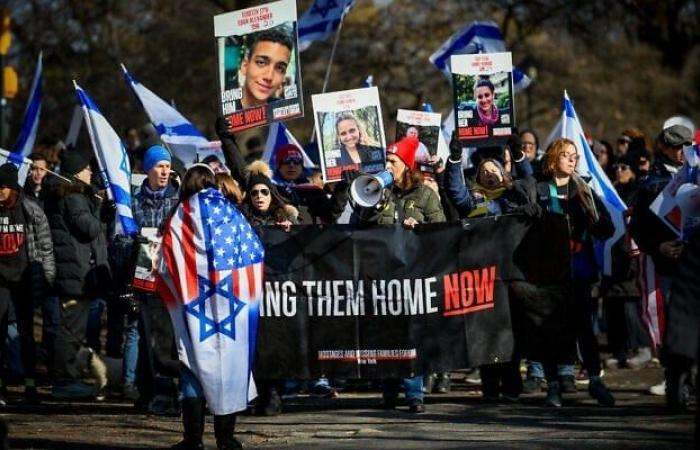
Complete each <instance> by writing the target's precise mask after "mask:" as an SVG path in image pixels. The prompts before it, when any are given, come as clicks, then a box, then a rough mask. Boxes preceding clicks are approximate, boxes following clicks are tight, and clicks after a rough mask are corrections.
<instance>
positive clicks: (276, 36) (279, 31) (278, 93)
mask: <svg viewBox="0 0 700 450" xmlns="http://www.w3.org/2000/svg"><path fill="white" fill-rule="evenodd" d="M214 35H215V37H216V41H217V55H218V69H219V92H220V96H221V97H220V103H221V111H222V113H223V115H224V117H225V118H226V119H227V120H228V122H229V124H230V128H231V129H232V131H240V130H245V129H249V128H254V127H259V126H264V125H269V124H270V123H271V122H276V121H283V120H288V119H292V118H296V117H301V116H303V115H304V105H303V94H302V87H301V69H300V66H299V51H298V38H297V10H296V2H294V1H293V0H282V1H278V2H273V3H267V4H264V5H260V6H255V7H252V8H246V9H242V10H238V11H232V12H229V13H225V14H220V15H217V16H214Z"/></svg>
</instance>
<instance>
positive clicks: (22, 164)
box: [0, 148, 32, 186]
mask: <svg viewBox="0 0 700 450" xmlns="http://www.w3.org/2000/svg"><path fill="white" fill-rule="evenodd" d="M8 162H10V163H12V164H14V165H15V166H17V172H18V173H17V181H18V182H19V185H20V186H24V183H25V182H26V181H27V175H29V169H30V168H31V166H32V160H31V159H29V158H25V157H22V156H20V155H19V154H18V153H15V152H10V151H8V150H5V149H3V148H0V166H1V165H3V164H5V163H8Z"/></svg>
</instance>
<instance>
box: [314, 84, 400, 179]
mask: <svg viewBox="0 0 700 450" xmlns="http://www.w3.org/2000/svg"><path fill="white" fill-rule="evenodd" d="M311 102H312V104H313V109H314V118H315V122H316V139H317V142H318V143H319V152H320V161H321V170H322V171H323V180H324V181H325V182H332V181H339V180H341V178H342V173H343V172H344V171H346V170H357V171H360V172H362V173H375V172H379V171H381V170H384V166H385V164H386V159H385V158H386V157H385V149H386V138H385V137H384V124H383V122H382V110H381V106H380V103H379V91H378V90H377V88H376V87H368V88H363V89H353V90H349V91H340V92H330V93H327V94H318V95H313V96H312V97H311Z"/></svg>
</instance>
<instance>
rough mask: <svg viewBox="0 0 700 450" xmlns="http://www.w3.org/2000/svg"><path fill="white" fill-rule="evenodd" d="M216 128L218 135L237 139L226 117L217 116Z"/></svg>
mask: <svg viewBox="0 0 700 450" xmlns="http://www.w3.org/2000/svg"><path fill="white" fill-rule="evenodd" d="M214 129H215V130H216V135H217V136H219V137H220V138H221V137H226V138H229V139H234V140H235V139H236V138H235V137H234V135H233V133H232V132H231V129H230V128H229V122H228V120H226V119H225V118H224V117H222V116H219V117H217V118H216V123H215V124H214Z"/></svg>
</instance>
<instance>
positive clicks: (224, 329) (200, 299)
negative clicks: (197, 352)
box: [185, 275, 245, 342]
mask: <svg viewBox="0 0 700 450" xmlns="http://www.w3.org/2000/svg"><path fill="white" fill-rule="evenodd" d="M197 281H198V286H199V295H198V296H197V298H196V299H195V300H194V301H192V302H190V303H188V304H187V305H186V306H185V311H186V312H187V313H189V314H192V315H193V316H194V317H196V318H197V319H199V341H200V342H202V341H204V340H205V339H207V338H209V337H211V336H214V335H215V334H216V333H221V334H223V335H224V336H228V337H230V338H231V339H233V340H234V341H235V340H236V327H235V322H236V316H237V315H238V313H240V312H241V310H242V309H243V307H244V306H245V304H244V303H243V302H242V301H240V300H239V299H238V298H236V296H235V295H233V283H232V275H228V276H227V277H226V278H224V279H223V280H221V281H219V282H218V283H216V284H214V283H212V281H211V280H209V279H207V278H205V277H202V276H199V277H198V280H197ZM217 294H218V295H219V296H220V297H219V300H220V299H221V298H224V299H226V301H227V302H228V308H229V314H228V315H226V316H224V318H223V319H221V320H219V321H218V322H217V321H216V320H215V316H216V313H215V310H217V309H218V308H217V306H218V304H217V303H218V302H217V301H215V300H213V299H214V297H215V296H216V295H217ZM207 304H209V305H210V309H211V314H212V317H211V318H210V317H209V316H208V315H207Z"/></svg>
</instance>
